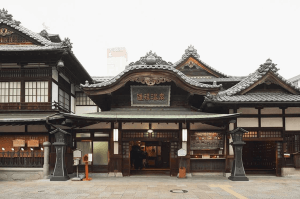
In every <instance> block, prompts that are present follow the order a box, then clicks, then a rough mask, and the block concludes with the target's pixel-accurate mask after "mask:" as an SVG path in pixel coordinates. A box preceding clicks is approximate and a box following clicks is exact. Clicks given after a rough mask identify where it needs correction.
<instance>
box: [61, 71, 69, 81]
mask: <svg viewBox="0 0 300 199" xmlns="http://www.w3.org/2000/svg"><path fill="white" fill-rule="evenodd" d="M59 76H61V77H62V78H64V79H65V80H66V81H67V82H69V83H70V80H69V78H67V77H66V76H65V75H64V74H62V73H59Z"/></svg>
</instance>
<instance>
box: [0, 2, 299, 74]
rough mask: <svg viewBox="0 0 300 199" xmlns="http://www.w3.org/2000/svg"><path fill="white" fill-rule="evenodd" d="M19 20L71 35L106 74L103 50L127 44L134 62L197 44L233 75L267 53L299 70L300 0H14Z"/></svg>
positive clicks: (174, 56) (10, 5)
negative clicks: (147, 55)
mask: <svg viewBox="0 0 300 199" xmlns="http://www.w3.org/2000/svg"><path fill="white" fill-rule="evenodd" d="M0 7H1V8H5V9H7V10H8V13H9V14H12V15H13V18H14V19H15V20H18V21H21V23H22V25H23V26H25V27H26V28H28V29H30V30H32V31H35V32H40V31H41V30H42V29H43V25H42V24H43V23H45V24H46V25H47V26H48V27H49V28H50V30H49V31H48V32H49V33H53V34H54V33H55V34H59V35H60V37H61V38H62V39H63V38H65V37H69V38H70V39H71V42H72V43H73V52H74V54H75V55H76V56H77V58H78V59H79V61H80V62H81V63H82V65H83V66H84V67H85V68H86V70H87V71H88V72H89V73H90V75H91V76H103V75H106V49H107V48H113V47H125V48H126V50H127V52H128V58H129V63H130V62H133V61H137V60H138V59H139V58H140V57H141V56H144V55H145V54H146V52H148V51H150V50H152V51H154V52H156V53H157V55H158V56H161V57H162V58H163V59H164V60H165V61H170V62H172V63H174V62H176V61H178V60H179V59H180V58H181V56H182V54H183V53H184V51H185V49H186V48H187V47H188V46H189V45H190V44H192V45H193V46H194V47H195V48H196V49H197V50H198V54H199V55H200V59H201V60H203V61H204V62H206V63H207V64H209V65H210V66H212V67H214V68H216V69H217V70H219V71H221V72H223V73H225V74H228V75H233V76H245V75H248V74H249V73H252V72H254V71H255V70H256V69H257V68H258V67H259V65H260V64H262V63H264V62H265V60H266V59H267V58H271V59H272V60H273V62H274V63H276V64H278V65H277V67H278V68H280V71H279V73H280V74H281V75H282V76H283V77H285V78H287V79H289V78H291V77H294V76H296V75H298V74H300V64H299V53H300V51H299V46H300V23H299V22H300V1H299V0H295V1H290V0H283V1H278V0H259V1H253V0H251V1H250V0H249V1H242V0H226V1H225V0H207V1H201V0H196V1H191V0H182V1H175V0H165V1H163V0H158V1H156V0H148V1H146V0H120V1H117V0H86V1H77V0H51V1H41V0H26V1H24V0H14V1H2V2H1V6H0Z"/></svg>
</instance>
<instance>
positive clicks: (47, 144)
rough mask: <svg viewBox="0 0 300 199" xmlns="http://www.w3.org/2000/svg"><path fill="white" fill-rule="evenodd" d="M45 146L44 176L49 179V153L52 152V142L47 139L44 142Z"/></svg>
mask: <svg viewBox="0 0 300 199" xmlns="http://www.w3.org/2000/svg"><path fill="white" fill-rule="evenodd" d="M43 146H44V165H43V174H44V176H43V178H44V179H48V178H49V174H50V172H49V154H50V146H51V143H50V142H48V141H46V142H44V143H43Z"/></svg>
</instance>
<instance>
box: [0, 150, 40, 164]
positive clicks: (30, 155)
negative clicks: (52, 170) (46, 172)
mask: <svg viewBox="0 0 300 199" xmlns="http://www.w3.org/2000/svg"><path fill="white" fill-rule="evenodd" d="M43 164H44V152H43V151H30V152H29V151H28V152H21V151H18V152H14V151H13V152H9V151H8V152H0V167H40V168H41V167H43Z"/></svg>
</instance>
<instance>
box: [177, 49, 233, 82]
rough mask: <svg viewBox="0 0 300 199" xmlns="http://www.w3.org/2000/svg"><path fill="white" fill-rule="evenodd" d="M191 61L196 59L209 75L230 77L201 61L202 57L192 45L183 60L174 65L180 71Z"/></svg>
mask: <svg viewBox="0 0 300 199" xmlns="http://www.w3.org/2000/svg"><path fill="white" fill-rule="evenodd" d="M189 59H194V60H195V61H196V62H199V63H200V65H202V66H203V67H202V68H203V69H206V71H208V72H209V73H211V74H213V75H214V76H216V77H229V76H228V75H226V74H224V73H222V72H220V71H218V70H216V69H215V68H213V67H211V66H209V65H208V64H207V63H205V62H204V61H202V60H201V59H200V55H199V54H198V53H197V50H196V49H195V48H194V46H192V45H190V46H189V47H188V48H187V49H186V50H185V53H184V54H183V55H182V58H181V59H180V60H178V61H177V62H175V63H174V65H173V66H174V68H176V69H179V68H180V67H181V66H182V64H184V63H185V62H186V61H188V60H189Z"/></svg>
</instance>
